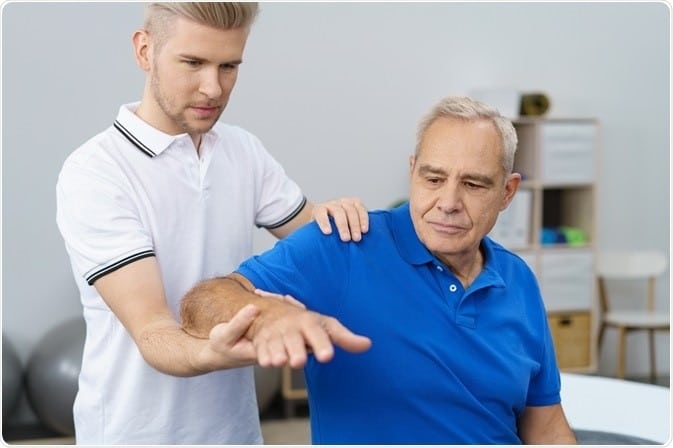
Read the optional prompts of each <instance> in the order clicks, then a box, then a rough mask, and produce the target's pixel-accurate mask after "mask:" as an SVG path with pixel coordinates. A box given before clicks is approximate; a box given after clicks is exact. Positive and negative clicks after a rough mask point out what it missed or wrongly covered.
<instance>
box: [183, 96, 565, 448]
mask: <svg viewBox="0 0 673 448" xmlns="http://www.w3.org/2000/svg"><path fill="white" fill-rule="evenodd" d="M516 144H517V138H516V133H515V130H514V127H513V126H512V124H511V123H510V122H509V121H508V120H506V119H505V118H503V117H501V116H500V115H499V114H498V113H497V111H495V110H493V109H491V108H489V107H488V106H486V105H484V104H482V103H479V102H476V101H473V100H470V99H468V98H452V97H450V98H446V99H444V100H442V101H440V102H439V103H438V104H437V106H436V107H435V108H434V109H433V110H432V112H431V113H430V114H429V115H428V116H427V117H426V118H425V119H424V120H423V121H422V122H421V125H420V128H419V133H418V144H417V148H416V153H415V155H414V156H412V157H411V161H410V178H411V182H410V199H409V203H408V204H404V205H402V206H400V207H398V208H396V209H393V210H391V211H379V212H372V213H370V230H369V233H368V236H367V239H366V240H365V241H363V242H362V243H360V244H358V245H354V244H339V243H338V240H335V239H334V238H323V237H321V236H320V232H319V231H318V230H317V228H316V227H315V226H311V225H309V226H305V227H303V228H302V229H300V230H298V231H297V232H295V233H294V234H292V235H291V236H290V237H288V238H287V239H285V240H283V241H281V242H280V243H279V244H277V245H276V246H275V247H274V248H273V249H272V250H270V251H268V252H266V253H264V254H262V255H261V256H258V257H255V258H252V259H249V260H248V261H246V262H245V263H243V264H242V265H241V266H240V267H239V268H238V270H237V272H236V273H234V274H232V275H230V276H227V277H225V278H220V279H215V280H209V281H206V282H203V283H201V284H199V285H198V286H197V287H196V288H194V289H193V290H192V291H190V292H189V293H188V294H187V296H186V297H185V299H184V300H183V304H182V313H181V314H182V316H183V323H184V325H185V329H186V330H187V331H188V332H190V333H192V334H195V335H198V336H200V337H208V334H209V333H208V332H209V330H210V329H211V327H215V328H218V326H219V325H222V324H220V322H226V321H227V320H228V319H229V318H230V316H231V314H232V313H233V312H235V311H236V310H237V309H239V308H241V307H243V306H244V305H246V304H249V303H254V304H256V305H257V306H258V307H259V309H260V310H261V314H260V316H259V317H257V319H256V320H255V322H254V323H253V324H252V325H251V327H250V330H249V332H248V337H249V338H250V339H251V340H252V343H253V344H254V346H255V347H256V349H257V353H258V361H259V363H260V364H262V365H275V364H276V363H277V362H278V363H282V362H283V361H284V360H285V359H288V358H289V360H290V365H292V366H294V367H299V366H302V365H304V364H305V363H306V360H307V350H306V348H305V347H306V346H308V347H309V348H312V349H313V350H314V352H316V354H315V357H309V358H308V363H307V364H306V368H305V374H306V380H307V385H308V390H309V406H310V411H311V412H310V414H311V436H312V439H313V443H316V444H519V443H526V444H553V443H560V444H571V443H575V442H576V441H575V437H574V434H573V432H572V430H571V429H570V427H569V426H568V423H567V421H566V419H565V415H564V413H563V409H562V407H561V404H560V375H559V372H558V368H557V365H556V359H555V354H554V347H553V344H552V339H551V335H550V331H549V328H548V324H547V319H546V313H545V309H544V305H543V302H542V298H541V297H540V291H539V288H538V285H537V282H536V280H535V277H534V275H533V273H532V272H531V270H530V269H529V268H528V266H527V265H526V264H525V262H524V261H522V260H521V259H520V258H519V257H518V256H517V255H515V254H514V253H512V252H509V251H508V250H506V249H505V248H503V247H502V246H500V245H499V244H497V243H496V242H494V241H492V240H491V239H490V238H488V237H487V236H486V235H487V234H488V232H489V231H490V230H491V228H492V227H493V225H494V224H495V222H496V219H497V217H498V214H499V213H500V211H502V210H504V209H505V208H506V207H507V206H508V205H509V203H510V202H511V200H512V198H513V196H514V194H515V192H516V190H517V188H518V186H519V182H520V179H521V178H520V175H519V174H516V173H512V166H513V161H514V153H515V150H516ZM254 287H257V288H262V289H265V290H267V291H271V292H275V293H278V294H289V295H291V296H293V297H296V298H297V299H298V300H300V301H301V302H302V303H304V304H305V305H306V307H307V310H301V309H298V308H296V307H292V306H289V305H287V304H283V303H281V302H279V301H268V300H267V301H266V302H264V301H263V300H262V299H261V298H259V297H256V296H255V295H254V294H252V293H251V291H252V290H253V288H254ZM328 316H331V317H328ZM335 318H336V319H339V321H340V322H342V323H343V324H345V325H346V326H348V327H349V328H351V329H353V330H354V331H356V332H358V333H360V334H363V335H366V336H367V337H368V338H369V339H370V340H371V349H369V350H368V351H366V352H365V353H361V354H356V355H353V354H349V353H346V352H344V351H342V350H334V349H333V348H332V351H329V347H328V348H324V347H323V346H322V344H323V343H324V342H323V341H324V340H325V339H326V340H330V338H331V340H332V341H334V342H338V338H334V337H333V332H332V331H331V330H330V326H331V325H335V322H336V321H335V320H334V319H335ZM210 337H211V339H212V340H213V341H215V340H216V339H217V338H218V334H217V331H214V332H212V333H210ZM351 337H352V338H353V341H355V342H357V343H358V344H359V346H358V348H359V350H360V351H362V350H364V349H366V348H367V345H368V343H369V341H368V340H366V339H363V338H361V337H360V340H357V339H356V338H358V337H357V336H351ZM314 341H318V343H319V344H320V345H318V344H316V343H314ZM330 359H331V361H330V362H324V361H328V360H330ZM321 361H322V362H321Z"/></svg>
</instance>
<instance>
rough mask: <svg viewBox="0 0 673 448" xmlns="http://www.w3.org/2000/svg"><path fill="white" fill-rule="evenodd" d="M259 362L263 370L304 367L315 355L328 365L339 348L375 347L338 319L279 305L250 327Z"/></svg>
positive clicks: (267, 311) (265, 312)
mask: <svg viewBox="0 0 673 448" xmlns="http://www.w3.org/2000/svg"><path fill="white" fill-rule="evenodd" d="M249 335H251V338H252V343H253V345H254V347H255V350H256V352H257V362H258V363H259V365H260V366H262V367H281V366H284V365H289V366H290V367H292V368H299V367H303V366H304V365H305V364H306V359H307V354H308V353H310V352H312V353H313V354H314V356H315V358H316V359H317V360H318V361H319V362H328V361H330V360H331V359H332V357H333V356H334V346H335V345H337V346H339V347H341V348H342V349H344V350H346V351H348V352H351V353H360V352H364V351H366V350H368V349H369V348H370V347H371V340H370V339H369V338H367V337H365V336H360V335H357V334H355V333H353V332H352V331H350V330H349V329H348V328H346V327H345V326H343V325H342V324H341V323H340V322H339V321H338V320H337V319H335V318H333V317H329V316H325V315H322V314H319V313H316V312H313V311H306V310H304V309H300V308H298V307H296V306H294V305H288V304H287V303H282V302H277V303H275V304H274V306H273V307H270V308H267V309H266V310H265V311H264V313H263V314H261V315H260V316H259V317H258V318H257V319H256V320H255V322H253V324H252V325H251V327H250V333H249Z"/></svg>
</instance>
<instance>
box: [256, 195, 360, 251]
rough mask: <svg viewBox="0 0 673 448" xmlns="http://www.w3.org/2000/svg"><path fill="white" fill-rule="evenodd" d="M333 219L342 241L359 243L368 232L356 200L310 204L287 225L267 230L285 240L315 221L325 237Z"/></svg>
mask: <svg viewBox="0 0 673 448" xmlns="http://www.w3.org/2000/svg"><path fill="white" fill-rule="evenodd" d="M330 216H331V217H332V218H333V219H334V224H336V227H337V231H338V232H339V236H340V237H341V240H342V241H350V240H351V239H352V240H353V241H360V240H361V239H362V234H363V233H367V231H368V230H369V215H368V214H367V209H366V208H365V206H364V204H363V203H362V201H360V200H359V199H357V198H343V199H336V200H333V201H329V202H324V203H322V204H317V205H313V204H311V203H310V202H309V203H307V204H306V206H305V207H304V209H303V210H302V211H301V212H299V214H298V215H297V216H295V217H294V218H293V219H292V220H291V221H289V222H288V223H286V224H284V225H282V226H280V227H277V228H275V229H271V230H269V231H270V232H271V234H272V235H273V236H275V237H276V238H279V239H280V238H285V237H286V236H287V235H289V234H290V233H292V232H293V231H294V230H296V229H297V228H299V227H300V226H302V225H304V224H306V223H308V222H310V221H312V220H315V221H316V222H317V223H318V226H320V230H321V231H322V233H324V234H325V235H329V234H331V233H332V226H331V225H330V221H329V217H330Z"/></svg>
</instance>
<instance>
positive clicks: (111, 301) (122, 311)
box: [94, 257, 259, 376]
mask: <svg viewBox="0 0 673 448" xmlns="http://www.w3.org/2000/svg"><path fill="white" fill-rule="evenodd" d="M94 286H95V287H96V289H97V290H98V292H99V293H100V295H101V296H102V297H103V300H104V301H105V303H106V304H107V305H108V306H109V307H110V309H111V310H112V312H113V313H114V314H115V315H116V316H117V318H119V320H120V321H121V322H122V324H123V325H124V327H125V328H126V330H127V331H128V332H129V334H130V335H131V337H132V338H133V340H134V341H135V343H136V345H137V346H138V349H139V350H140V352H141V354H142V356H143V358H144V359H145V360H146V361H147V363H148V364H150V365H151V366H153V367H154V368H156V369H157V370H159V371H161V372H164V373H167V374H170V375H176V376H192V375H198V374H201V373H205V372H209V371H212V370H219V369H226V368H231V367H240V366H243V365H250V364H252V363H254V362H255V360H256V355H255V350H254V348H253V346H252V344H251V342H250V341H249V340H247V339H246V338H244V337H243V335H244V334H245V332H246V331H247V330H248V328H249V326H250V324H251V323H252V322H253V320H254V319H255V318H256V316H257V314H258V311H259V310H257V309H255V308H254V307H252V306H251V307H248V308H246V309H245V310H242V311H241V313H238V314H237V315H236V316H234V315H232V316H230V317H231V319H230V321H229V323H228V324H225V325H223V326H220V327H218V329H217V331H218V338H217V341H218V344H213V342H211V341H209V340H207V339H205V340H204V339H197V338H195V337H193V336H190V335H188V334H187V333H185V332H184V331H183V330H182V328H181V327H180V324H179V323H178V322H177V321H176V320H175V318H174V317H173V314H172V313H171V310H170V309H169V307H168V303H167V301H166V297H165V293H164V288H163V284H162V281H161V273H160V271H159V266H158V265H157V262H156V258H154V257H148V258H143V259H141V260H138V261H136V262H133V263H131V264H129V265H127V266H124V267H122V268H120V269H118V270H116V271H114V272H111V273H109V274H107V275H105V276H104V277H101V278H100V279H98V280H97V281H96V282H95V284H94Z"/></svg>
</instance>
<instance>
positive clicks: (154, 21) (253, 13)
mask: <svg viewBox="0 0 673 448" xmlns="http://www.w3.org/2000/svg"><path fill="white" fill-rule="evenodd" d="M258 11H259V6H258V4H257V3H255V2H241V3H232V2H184V3H177V2H176V3H174V2H163V3H147V4H146V5H145V21H144V27H145V30H146V31H147V32H148V33H150V34H153V35H155V36H156V38H157V40H158V45H159V46H161V45H162V43H163V42H164V40H165V38H166V36H167V35H168V33H169V30H170V28H171V26H170V25H171V24H172V21H173V19H175V17H176V16H180V17H184V18H186V19H189V20H192V21H194V22H197V23H200V24H202V25H207V26H210V27H213V28H218V29H222V30H230V29H236V28H249V27H251V26H252V24H253V22H254V21H255V18H256V17H257V13H258Z"/></svg>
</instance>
